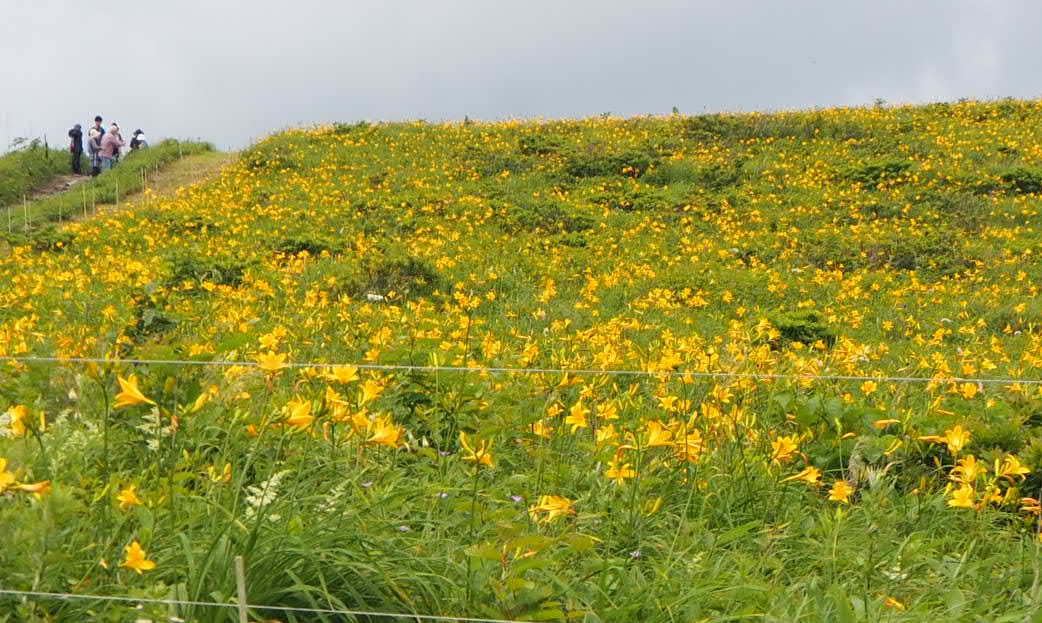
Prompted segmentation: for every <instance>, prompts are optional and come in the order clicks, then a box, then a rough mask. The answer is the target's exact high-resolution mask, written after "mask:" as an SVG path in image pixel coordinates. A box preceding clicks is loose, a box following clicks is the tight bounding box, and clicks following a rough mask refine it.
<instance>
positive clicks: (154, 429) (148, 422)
mask: <svg viewBox="0 0 1042 623" xmlns="http://www.w3.org/2000/svg"><path fill="white" fill-rule="evenodd" d="M160 417H161V416H160V414H159V408H158V407H152V409H151V410H150V411H149V412H148V413H147V414H145V416H144V417H143V418H142V419H143V420H144V421H143V422H141V424H138V425H137V426H136V428H137V429H138V430H139V431H141V432H142V433H144V434H145V437H146V441H145V443H146V445H147V446H148V449H149V450H151V451H153V452H158V451H159V442H160V441H161V440H162V439H163V438H164V437H169V436H171V435H173V434H174V427H173V425H172V424H166V425H163V424H162V422H161V420H160Z"/></svg>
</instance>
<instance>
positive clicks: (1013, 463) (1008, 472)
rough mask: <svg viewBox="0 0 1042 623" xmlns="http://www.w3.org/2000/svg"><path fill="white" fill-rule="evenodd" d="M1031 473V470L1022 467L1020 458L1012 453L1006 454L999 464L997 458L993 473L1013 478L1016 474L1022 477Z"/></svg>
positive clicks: (1001, 476)
mask: <svg viewBox="0 0 1042 623" xmlns="http://www.w3.org/2000/svg"><path fill="white" fill-rule="evenodd" d="M1030 473H1031V470H1030V469H1028V468H1026V467H1024V466H1023V465H1022V464H1021V463H1020V460H1019V459H1017V457H1015V456H1013V455H1012V454H1010V455H1008V456H1006V458H1005V459H1003V460H1002V464H1001V465H1000V464H999V462H998V460H996V461H995V475H996V476H998V477H1000V478H1009V479H1010V480H1015V479H1016V478H1017V477H1018V476H1019V477H1021V478H1023V477H1025V476H1027V475H1028V474H1030Z"/></svg>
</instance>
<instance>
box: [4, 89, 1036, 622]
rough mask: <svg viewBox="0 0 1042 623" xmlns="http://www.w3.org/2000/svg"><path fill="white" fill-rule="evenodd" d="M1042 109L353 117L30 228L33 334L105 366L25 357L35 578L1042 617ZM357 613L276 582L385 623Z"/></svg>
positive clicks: (716, 617) (15, 318)
mask: <svg viewBox="0 0 1042 623" xmlns="http://www.w3.org/2000/svg"><path fill="white" fill-rule="evenodd" d="M1040 128H1042V103H1040V102H1016V101H1003V102H994V103H976V102H964V103H958V104H936V105H931V106H925V107H905V108H895V109H888V108H873V109H837V110H823V111H816V112H806V113H785V114H778V115H741V116H703V117H694V118H687V117H680V116H675V117H669V118H661V119H628V120H624V119H596V120H586V121H576V122H546V123H536V122H508V123H498V124H471V123H467V124H442V125H429V124H423V123H415V124H387V125H376V126H369V125H365V124H360V125H335V126H330V127H324V128H319V129H315V130H312V131H292V132H288V133H285V134H282V135H279V136H276V137H272V138H270V139H267V140H265V141H263V142H261V143H259V144H258V145H256V146H254V147H253V148H251V149H250V150H247V151H246V152H244V153H243V154H242V155H241V157H240V159H239V161H238V162H237V163H236V164H235V165H233V166H232V167H230V168H229V169H228V170H227V171H226V172H225V174H224V175H223V176H222V177H220V178H219V179H218V180H216V181H214V182H213V183H210V184H207V185H203V186H196V187H192V188H190V189H186V190H185V191H183V192H180V193H178V196H176V197H175V198H173V199H169V200H159V199H156V200H151V201H146V202H144V203H142V204H140V205H138V206H136V207H135V208H133V209H132V210H128V211H125V212H120V213H114V214H111V215H105V216H103V217H102V218H98V219H92V220H86V221H83V222H79V223H75V224H71V225H69V226H68V227H67V228H65V229H64V230H63V239H62V244H61V245H54V246H53V247H51V248H48V247H46V246H41V245H25V246H19V247H16V248H14V250H13V251H12V253H11V254H10V255H9V256H8V257H6V258H2V259H0V283H9V284H11V286H10V287H8V288H4V289H0V354H5V355H32V354H39V355H58V356H61V357H104V358H110V361H109V362H108V363H104V364H97V365H84V364H82V363H69V364H64V365H56V364H51V363H11V364H10V365H9V367H8V368H7V369H6V372H5V373H4V374H3V376H0V409H7V417H6V420H2V419H0V436H3V434H4V433H6V437H7V438H6V439H0V457H3V458H4V459H5V460H6V463H5V466H0V489H3V488H6V493H4V494H3V495H2V496H0V522H2V524H3V525H4V526H5V531H6V534H7V536H8V538H7V539H6V543H5V547H3V548H0V587H9V588H21V589H28V588H32V589H35V590H46V591H61V592H65V591H69V592H79V593H93V594H107V595H133V596H152V597H175V598H179V599H188V600H203V601H211V600H215V601H228V600H229V599H231V597H232V596H234V594H235V583H234V580H233V574H232V566H231V565H232V558H233V556H235V555H242V556H244V557H245V559H246V562H247V567H248V569H247V575H248V578H249V601H250V603H253V604H268V605H280V606H288V607H323V608H326V607H331V608H344V607H346V608H350V609H362V610H383V611H393V612H406V613H421V614H441V615H457V616H463V615H465V616H474V617H502V618H510V619H524V620H583V621H619V622H622V621H734V620H747V619H750V620H769V621H792V620H797V619H805V620H837V621H856V620H886V621H921V620H975V619H981V620H993V621H1000V620H1017V621H1020V620H1024V619H1025V618H1030V617H1033V616H1039V615H1038V613H1039V612H1040V609H1042V595H1040V589H1039V587H1040V586H1042V576H1040V571H1039V564H1038V560H1039V558H1038V556H1039V534H1038V522H1039V515H1038V513H1039V503H1038V501H1037V499H1036V498H1038V497H1039V495H1038V493H1037V492H1038V490H1039V488H1040V487H1042V472H1040V471H1039V470H1040V469H1042V419H1040V417H1039V414H1040V413H1042V400H1040V397H1042V396H1040V391H1039V384H1038V383H1037V382H1030V381H1029V382H1016V381H1011V380H1008V379H1040V378H1042V376H1040V370H1039V368H1040V366H1042V336H1040V333H1039V326H1040V325H1039V323H1040V318H1042V307H1040V305H1042V304H1040V303H1039V302H1038V298H1037V285H1036V284H1037V282H1038V280H1039V278H1040V277H1042V260H1040V258H1039V254H1040V252H1042V248H1040V247H1039V242H1040V238H1039V228H1038V225H1037V223H1038V212H1037V211H1038V207H1039V205H1040V199H1042V195H1040V192H1042V153H1040V150H1039V145H1040V143H1039V139H1040V133H1042V129H1040ZM119 359H123V360H130V359H147V360H189V361H193V362H198V363H199V364H210V365H196V366H188V365H177V364H174V363H158V364H157V363H152V364H146V363H136V364H135V363H127V362H121V361H119ZM336 362H341V363H342V362H349V363H354V364H358V365H356V366H347V367H336V368H334V367H329V366H324V365H322V364H323V363H336ZM290 364H294V365H299V367H289V366H290ZM365 365H370V366H372V365H376V366H379V365H385V366H400V365H408V366H434V367H436V368H437V369H408V370H405V369H366V368H365V367H364V366H365ZM359 366H362V367H359ZM446 367H448V368H451V367H466V368H468V370H465V371H464V370H451V369H445V368H446ZM483 368H497V369H498V368H519V369H532V368H538V369H569V370H582V371H584V372H575V373H559V372H558V373H554V372H503V371H493V370H482V369H483ZM475 369H476V370H475ZM590 371H633V372H636V373H637V374H630V375H626V374H620V373H618V372H610V373H609V372H601V373H597V372H592V373H591V372H590ZM822 376H824V377H826V378H820V377H822ZM883 377H901V378H902V379H904V380H895V379H888V378H883ZM978 379H984V380H978ZM998 379H1004V380H1001V381H999V382H990V380H998ZM5 470H6V472H5ZM5 473H6V474H8V476H6V480H5V476H4V474H5ZM40 483H47V484H40ZM34 491H35V492H34ZM136 546H140V547H141V548H142V550H143V553H142V552H139V551H138V550H137V549H134V548H135V547H136ZM132 553H133V555H131V554H132ZM142 556H143V557H142ZM146 561H151V562H152V563H154V568H152V565H150V564H149V563H148V562H146ZM121 563H122V564H121ZM135 571H137V572H135ZM150 608H151V609H150ZM3 612H10V613H12V614H10V615H7V616H8V618H7V620H11V621H14V620H31V619H32V617H34V616H35V617H39V618H40V619H41V620H52V619H53V620H59V621H66V620H68V621H78V620H83V619H84V618H90V619H91V620H114V621H115V620H123V619H124V618H125V617H126V616H128V614H127V613H128V612H130V609H129V608H128V606H127V605H126V604H108V605H105V604H100V603H93V602H88V603H83V602H75V601H66V602H56V601H48V600H47V599H44V598H41V599H29V600H24V601H23V600H19V599H15V598H11V597H0V613H3ZM233 612H234V611H231V610H228V611H226V610H222V609H215V608H207V607H202V606H199V607H183V608H180V609H177V610H176V612H172V611H171V610H170V609H168V608H165V607H163V608H157V607H154V606H153V607H146V608H145V610H143V611H136V614H135V615H134V616H138V617H141V616H148V617H151V618H152V619H153V620H168V617H169V616H171V615H174V614H176V615H178V616H181V617H183V618H188V619H189V620H193V621H231V620H235V619H234V616H233ZM4 616H5V615H4V614H0V621H4V620H5V619H4ZM322 616H325V615H322ZM322 616H320V615H315V614H311V615H308V614H292V613H286V612H274V611H265V610H257V611H255V612H254V617H255V618H256V619H258V620H260V619H265V620H266V619H272V618H274V619H276V620H284V621H305V620H307V621H311V620H328V621H347V620H367V619H365V618H357V619H352V618H348V617H344V616H341V617H337V616H333V615H329V616H326V617H325V618H324V619H323V618H322ZM105 617H108V618H105ZM401 620H406V619H401Z"/></svg>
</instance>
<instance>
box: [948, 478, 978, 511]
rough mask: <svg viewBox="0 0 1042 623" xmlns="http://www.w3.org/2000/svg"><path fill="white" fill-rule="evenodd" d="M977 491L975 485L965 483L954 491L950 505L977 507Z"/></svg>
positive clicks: (955, 506)
mask: <svg viewBox="0 0 1042 623" xmlns="http://www.w3.org/2000/svg"><path fill="white" fill-rule="evenodd" d="M976 499H977V491H976V490H975V489H974V488H973V485H969V484H965V483H963V485H962V486H961V487H959V488H958V489H956V490H955V491H953V492H952V499H950V500H948V506H951V507H953V508H975V507H976Z"/></svg>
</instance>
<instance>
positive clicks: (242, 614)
mask: <svg viewBox="0 0 1042 623" xmlns="http://www.w3.org/2000/svg"><path fill="white" fill-rule="evenodd" d="M235 586H236V587H237V588H238V589H239V623H250V619H249V615H248V613H247V612H246V563H245V562H243V560H242V556H236V557H235Z"/></svg>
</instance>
